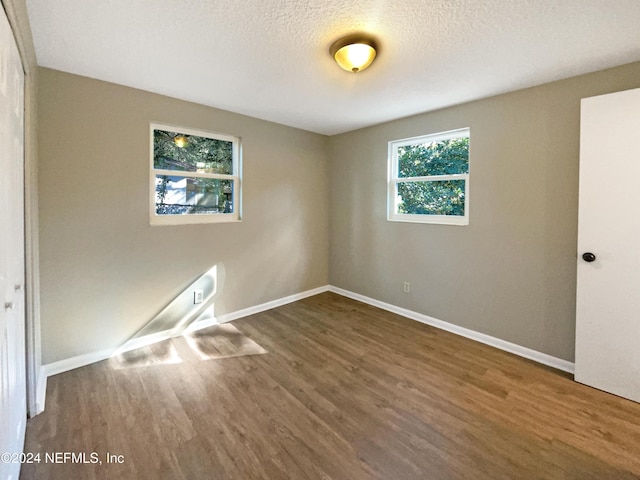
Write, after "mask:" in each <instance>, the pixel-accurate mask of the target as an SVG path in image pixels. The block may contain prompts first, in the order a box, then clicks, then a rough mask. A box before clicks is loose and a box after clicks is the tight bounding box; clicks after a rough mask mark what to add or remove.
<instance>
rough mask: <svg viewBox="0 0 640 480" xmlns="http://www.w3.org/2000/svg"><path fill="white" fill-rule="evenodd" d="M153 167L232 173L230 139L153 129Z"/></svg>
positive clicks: (184, 170) (231, 146)
mask: <svg viewBox="0 0 640 480" xmlns="http://www.w3.org/2000/svg"><path fill="white" fill-rule="evenodd" d="M153 167H154V168H159V169H163V170H179V171H182V172H200V173H221V174H225V175H233V142H230V141H226V140H216V139H213V138H207V137H199V136H197V135H184V134H182V133H176V132H169V131H165V130H154V131H153Z"/></svg>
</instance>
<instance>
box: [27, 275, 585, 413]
mask: <svg viewBox="0 0 640 480" xmlns="http://www.w3.org/2000/svg"><path fill="white" fill-rule="evenodd" d="M327 291H330V292H333V293H337V294H338V295H342V296H344V297H348V298H352V299H354V300H358V301H360V302H362V303H366V304H369V305H372V306H374V307H377V308H381V309H383V310H387V311H389V312H393V313H397V314H398V315H402V316H403V317H407V318H409V319H411V320H416V321H418V322H421V323H425V324H427V325H431V326H433V327H436V328H439V329H441V330H446V331H448V332H451V333H455V334H456V335H460V336H462V337H466V338H470V339H472V340H475V341H477V342H480V343H484V344H486V345H490V346H492V347H495V348H498V349H500V350H504V351H506V352H510V353H513V354H515V355H519V356H521V357H524V358H528V359H529V360H533V361H535V362H538V363H541V364H543V365H548V366H550V367H553V368H557V369H558V370H563V371H565V372H569V373H573V372H574V364H573V363H572V362H568V361H567V360H562V359H560V358H556V357H552V356H551V355H547V354H545V353H541V352H538V351H536V350H532V349H530V348H526V347H522V346H520V345H516V344H515V343H511V342H507V341H506V340H501V339H499V338H495V337H492V336H490V335H485V334H484V333H480V332H476V331H474V330H470V329H468V328H464V327H460V326H458V325H454V324H452V323H448V322H445V321H442V320H438V319H436V318H433V317H429V316H427V315H423V314H421V313H418V312H414V311H412V310H408V309H406V308H401V307H397V306H395V305H391V304H389V303H385V302H381V301H379V300H375V299H373V298H370V297H367V296H364V295H360V294H359V293H354V292H351V291H349V290H344V289H342V288H338V287H334V286H332V285H325V286H322V287H318V288H314V289H312V290H307V291H305V292H301V293H296V294H294V295H289V296H288V297H283V298H279V299H276V300H272V301H270V302H266V303H262V304H260V305H256V306H253V307H249V308H244V309H242V310H237V311H235V312H230V313H225V314H223V315H220V316H218V317H213V318H209V319H206V320H203V321H200V322H197V324H196V325H194V326H193V327H191V328H189V329H188V331H194V330H199V329H201V328H206V327H209V326H212V325H217V324H220V323H226V322H231V321H233V320H237V319H239V318H243V317H247V316H249V315H254V314H256V313H260V312H264V311H265V310H271V309H272V308H277V307H280V306H283V305H286V304H288V303H292V302H296V301H298V300H302V299H303V298H307V297H311V296H313V295H318V294H319V293H323V292H327ZM116 351H117V349H116V348H112V349H107V350H101V351H98V352H90V353H85V354H83V355H77V356H75V357H71V358H67V359H64V360H60V361H58V362H53V363H49V364H46V365H43V366H42V367H41V373H40V375H39V378H38V392H37V395H38V410H39V411H38V413H40V412H42V411H43V410H44V406H45V397H46V389H47V378H48V377H50V376H53V375H57V374H59V373H63V372H67V371H69V370H73V369H75V368H80V367H84V366H85V365H90V364H92V363H95V362H100V361H102V360H106V359H108V358H109V357H111V355H113V353H114V352H116Z"/></svg>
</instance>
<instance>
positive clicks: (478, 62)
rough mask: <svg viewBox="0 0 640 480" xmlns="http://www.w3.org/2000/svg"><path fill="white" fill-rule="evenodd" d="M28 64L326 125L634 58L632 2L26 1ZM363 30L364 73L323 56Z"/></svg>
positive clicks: (639, 45)
mask: <svg viewBox="0 0 640 480" xmlns="http://www.w3.org/2000/svg"><path fill="white" fill-rule="evenodd" d="M27 7H28V11H29V17H30V20H31V27H32V30H33V36H34V41H35V45H36V53H37V58H38V63H39V64H40V65H42V66H45V67H50V68H54V69H58V70H63V71H66V72H71V73H76V74H79V75H85V76H88V77H92V78H97V79H101V80H106V81H110V82H114V83H118V84H122V85H128V86H131V87H136V88H140V89H143V90H148V91H151V92H156V93H161V94H164V95H169V96H172V97H176V98H181V99H185V100H189V101H193V102H197V103H200V104H204V105H210V106H213V107H218V108H223V109H226V110H231V111H233V112H238V113H243V114H246V115H251V116H253V117H257V118H262V119H265V120H271V121H274V122H278V123H282V124H285V125H291V126H294V127H298V128H303V129H306V130H310V131H314V132H318V133H323V134H328V135H331V134H335V133H340V132H345V131H349V130H353V129H357V128H360V127H364V126H368V125H373V124H376V123H380V122H383V121H386V120H391V119H394V118H399V117H404V116H407V115H411V114H415V113H420V112H425V111H429V110H434V109H437V108H442V107H446V106H449V105H453V104H458V103H462V102H466V101H469V100H474V99H478V98H482V97H487V96H491V95H495V94H499V93H504V92H508V91H513V90H517V89H520V88H524V87H529V86H533V85H539V84H542V83H546V82H549V81H553V80H558V79H561V78H567V77H571V76H574V75H578V74H581V73H587V72H591V71H595V70H601V69H603V68H607V67H613V66H617V65H621V64H624V63H629V62H632V61H636V60H640V1H639V0H422V1H421V0H251V1H249V0H27ZM354 31H365V32H369V33H371V34H374V35H375V36H376V37H377V38H378V40H379V42H380V44H381V51H380V53H379V56H378V59H377V60H376V62H375V63H374V64H373V65H372V66H371V67H370V68H369V69H368V70H366V71H364V72H361V73H358V74H353V73H349V72H345V71H343V70H341V69H340V68H339V67H338V66H337V65H336V64H335V63H334V62H333V60H332V59H331V58H330V56H329V53H328V51H329V46H330V45H331V43H332V42H333V41H334V40H335V39H336V38H338V37H340V36H342V35H344V34H348V33H352V32H354Z"/></svg>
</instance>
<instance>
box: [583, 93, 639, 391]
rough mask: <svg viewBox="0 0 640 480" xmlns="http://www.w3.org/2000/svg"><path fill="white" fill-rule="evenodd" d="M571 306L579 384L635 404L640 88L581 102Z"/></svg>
mask: <svg viewBox="0 0 640 480" xmlns="http://www.w3.org/2000/svg"><path fill="white" fill-rule="evenodd" d="M589 254H592V255H593V256H590V255H589ZM583 257H584V258H583ZM576 307H577V308H576V310H577V311H576V363H575V379H576V381H578V382H580V383H584V384H586V385H590V386H592V387H595V388H598V389H600V390H604V391H607V392H610V393H613V394H615V395H619V396H621V397H625V398H629V399H631V400H635V401H636V402H640V89H635V90H628V91H624V92H618V93H612V94H609V95H602V96H598V97H591V98H585V99H583V100H582V108H581V125H580V208H579V220H578V289H577V306H576Z"/></svg>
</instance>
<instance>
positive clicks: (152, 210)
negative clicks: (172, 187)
mask: <svg viewBox="0 0 640 480" xmlns="http://www.w3.org/2000/svg"><path fill="white" fill-rule="evenodd" d="M149 127H150V128H149V138H150V149H149V159H150V161H149V168H150V171H149V223H150V224H151V225H192V224H202V223H229V222H240V221H242V215H241V212H242V210H241V208H242V190H241V175H242V155H241V143H240V137H234V136H232V135H226V134H222V133H216V132H206V131H204V130H195V129H192V128H185V127H179V126H176V125H168V124H166V123H154V122H152V123H151V124H150V125H149ZM154 130H164V131H168V132H176V133H182V134H185V135H195V136H198V137H206V138H213V139H216V140H223V141H226V142H231V143H233V150H232V158H231V161H232V165H233V171H234V172H235V175H227V174H220V173H198V172H180V171H176V170H161V169H156V168H154V165H153V131H154ZM158 174H159V175H171V176H173V177H185V178H186V177H189V178H194V177H197V178H212V179H219V180H232V181H233V192H234V194H233V213H215V214H195V215H157V214H156V175H158Z"/></svg>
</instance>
